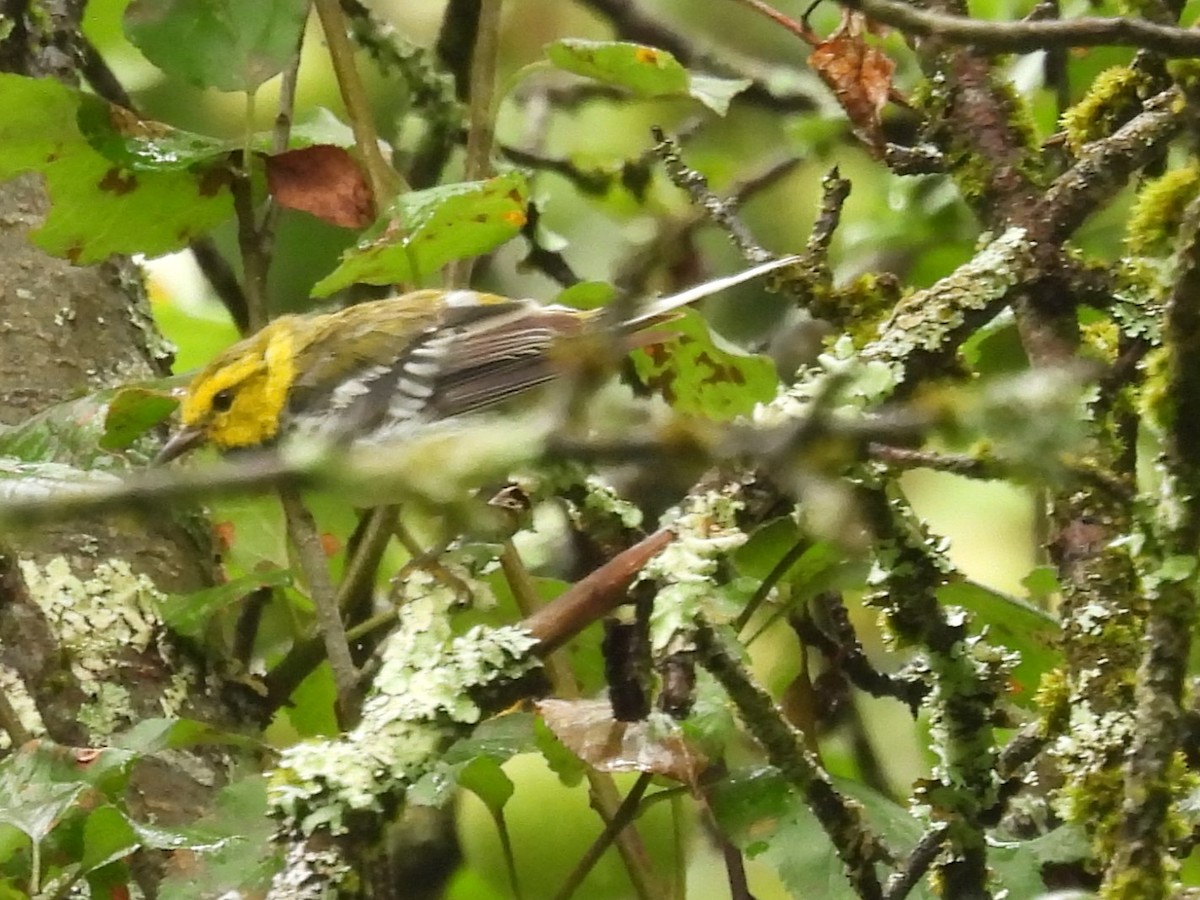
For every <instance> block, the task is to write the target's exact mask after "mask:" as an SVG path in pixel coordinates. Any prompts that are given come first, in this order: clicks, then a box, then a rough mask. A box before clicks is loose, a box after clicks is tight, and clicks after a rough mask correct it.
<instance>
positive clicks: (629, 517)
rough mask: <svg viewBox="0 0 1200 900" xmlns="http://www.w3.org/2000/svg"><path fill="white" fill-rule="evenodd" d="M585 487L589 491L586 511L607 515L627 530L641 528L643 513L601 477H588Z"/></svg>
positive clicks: (586, 499)
mask: <svg viewBox="0 0 1200 900" xmlns="http://www.w3.org/2000/svg"><path fill="white" fill-rule="evenodd" d="M583 487H584V490H586V491H587V496H586V498H585V499H584V507H585V508H586V509H589V510H594V511H597V512H602V513H607V514H608V515H611V516H613V517H614V518H616V519H618V520H619V521H620V522H621V524H622V525H623V526H624V527H625V528H639V527H640V526H641V524H642V511H641V510H640V509H638V508H637V507H636V506H635V505H634V504H632V503H630V502H629V501H628V500H626V499H625V498H624V497H622V496H621V495H620V494H618V493H617V492H616V490H615V489H614V488H613V486H612V485H610V484H609V483H608V482H606V481H605V480H604V479H603V478H601V477H600V476H599V475H594V474H593V475H588V476H587V477H586V478H585V479H584V480H583Z"/></svg>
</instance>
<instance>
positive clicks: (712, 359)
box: [633, 310, 779, 421]
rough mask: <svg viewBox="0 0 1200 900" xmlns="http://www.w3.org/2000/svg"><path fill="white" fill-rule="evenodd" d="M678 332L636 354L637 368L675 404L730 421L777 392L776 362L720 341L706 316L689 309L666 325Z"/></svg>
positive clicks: (685, 410)
mask: <svg viewBox="0 0 1200 900" xmlns="http://www.w3.org/2000/svg"><path fill="white" fill-rule="evenodd" d="M663 330H664V331H667V332H668V333H669V334H671V335H672V337H671V338H670V339H668V340H665V341H663V342H662V343H659V344H653V345H651V346H649V347H645V348H643V349H642V350H640V351H638V352H636V353H634V354H633V365H634V370H635V371H636V373H637V376H638V378H639V379H641V381H642V383H644V384H645V385H646V386H647V387H649V388H651V389H653V390H654V391H656V392H658V393H661V394H662V395H663V397H664V398H665V399H666V400H667V402H668V403H670V404H671V405H672V406H673V407H675V409H677V410H679V411H680V412H682V413H686V414H689V415H698V416H705V417H707V418H710V419H716V420H717V421H726V420H728V419H732V418H734V417H736V416H741V415H748V414H749V413H750V412H751V411H752V410H753V409H754V407H755V405H756V404H758V403H765V402H767V401H768V400H770V399H771V398H772V397H774V396H775V391H776V389H777V388H778V385H779V379H778V377H777V376H776V374H775V364H774V363H773V362H772V361H771V360H770V359H769V358H768V357H765V356H755V355H752V354H747V353H743V352H741V351H740V350H738V349H736V348H734V347H732V346H729V345H725V344H724V342H723V341H722V342H721V343H720V344H718V343H717V340H716V339H715V337H714V336H713V335H712V333H711V332H709V330H708V328H707V326H706V325H705V324H704V320H703V319H702V318H701V317H700V316H699V315H698V314H697V313H695V312H694V311H692V310H688V311H686V312H685V313H684V314H683V315H681V316H680V317H679V318H678V319H673V320H672V321H671V322H670V323H669V324H668V325H665V326H663Z"/></svg>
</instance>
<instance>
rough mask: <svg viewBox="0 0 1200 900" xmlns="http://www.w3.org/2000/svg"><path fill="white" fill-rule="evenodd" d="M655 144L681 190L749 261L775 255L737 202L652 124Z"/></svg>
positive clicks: (669, 173)
mask: <svg viewBox="0 0 1200 900" xmlns="http://www.w3.org/2000/svg"><path fill="white" fill-rule="evenodd" d="M650 130H651V132H652V133H653V134H654V140H655V142H656V143H655V146H654V152H655V153H656V154H657V155H658V157H659V158H660V159H662V162H663V168H664V169H665V170H666V173H667V177H668V178H670V179H671V183H672V184H674V185H675V186H676V187H677V188H679V189H680V190H684V191H687V192H688V194H689V195H690V196H691V198H692V202H693V203H695V204H696V205H697V206H698V207H700V208H701V209H703V210H704V211H705V212H706V213H707V214H708V216H709V218H711V219H712V220H713V222H715V223H716V224H717V225H719V226H720V227H721V228H722V229H724V230H725V232H726V233H727V234H728V235H729V237H730V238H731V239H732V240H733V243H734V244H735V245H736V246H737V248H738V250H739V251H740V252H741V254H742V256H744V257H745V258H746V259H747V260H749V261H750V262H753V263H761V262H766V261H767V260H769V259H772V258H773V254H772V253H771V251H770V250H768V249H766V248H765V247H763V246H762V245H761V244H759V243H758V242H757V241H756V240H754V237H753V235H751V233H750V229H749V228H747V227H746V226H745V224H744V223H743V222H742V220H741V219H739V218H738V216H737V202H736V201H734V200H722V199H721V198H720V197H718V196H717V195H716V194H714V193H713V192H712V190H711V189H710V188H709V186H708V179H706V178H705V177H704V176H703V175H701V174H700V173H699V172H697V171H696V170H695V169H693V168H691V167H689V166H688V165H687V164H686V163H684V161H683V157H682V156H681V155H680V153H679V146H678V145H677V144H676V143H675V141H674V140H672V139H670V138H668V137H667V135H666V133H665V132H664V131H663V130H662V129H661V128H659V127H658V126H657V125H655V126H654V127H652V128H651V129H650Z"/></svg>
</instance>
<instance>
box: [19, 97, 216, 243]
mask: <svg viewBox="0 0 1200 900" xmlns="http://www.w3.org/2000/svg"><path fill="white" fill-rule="evenodd" d="M84 97H85V95H84V94H82V93H81V92H79V91H76V90H72V89H71V88H68V87H66V86H65V85H62V84H59V83H58V82H56V81H49V80H37V79H32V78H24V77H22V76H19V75H10V74H0V179H4V178H8V177H11V176H13V175H17V174H19V173H21V172H27V171H36V172H40V173H41V174H42V175H43V177H44V179H45V184H46V191H47V194H48V195H49V198H50V211H49V213H48V214H47V216H46V218H45V220H44V221H43V223H42V225H41V227H40V228H38V229H37V230H36V231H34V232H33V235H32V237H33V241H34V243H36V244H37V245H38V246H39V247H41V248H42V249H43V250H46V251H47V252H49V253H53V254H54V255H56V256H62V257H66V258H67V259H70V260H71V261H72V262H74V263H77V264H85V263H92V262H98V261H100V260H103V259H106V258H107V257H108V256H110V255H111V254H113V253H144V254H146V255H148V256H157V255H159V254H162V253H168V252H170V251H172V250H178V249H180V248H181V247H184V246H186V245H187V244H188V243H189V242H190V241H192V240H195V239H196V238H197V237H199V236H201V235H203V234H206V233H208V232H209V231H210V230H212V229H213V228H215V227H216V226H217V225H219V224H220V223H221V222H223V221H225V220H226V219H228V218H230V217H231V216H232V215H233V199H232V195H231V194H230V192H229V190H228V189H227V187H228V181H229V170H228V167H227V165H226V164H225V162H224V159H223V158H222V159H221V160H220V161H219V162H206V163H201V162H192V161H190V160H189V161H188V162H187V164H185V163H184V161H182V160H179V161H177V160H175V159H174V158H170V157H171V154H170V153H169V152H167V151H166V150H163V151H162V152H161V153H160V152H159V151H157V150H154V149H152V148H153V146H154V142H155V141H156V140H158V138H155V139H152V140H149V141H148V142H147V143H146V146H144V147H143V148H142V150H141V151H139V152H135V151H134V150H133V149H132V148H131V146H130V145H129V144H128V143H126V142H127V141H128V140H132V138H129V136H128V135H126V136H124V137H122V138H120V139H116V138H114V139H113V140H112V141H110V142H108V143H104V142H101V143H102V144H103V145H104V146H105V147H106V149H108V150H111V151H112V152H114V153H117V154H118V155H120V156H121V158H122V159H124V160H125V161H124V162H114V161H113V160H110V159H108V158H107V157H105V156H104V155H103V154H102V153H100V152H97V150H96V149H95V148H94V147H93V146H92V145H91V143H90V141H89V138H88V136H86V135H85V134H84V133H83V132H82V131H81V130H80V127H79V124H78V113H79V111H80V108H81V104H83V103H85V102H87V103H92V102H93V101H85V100H84V99H83V98H84ZM92 110H93V113H95V108H94V107H92ZM93 118H95V116H94V115H93ZM92 138H93V139H95V138H96V135H95V134H93V135H92ZM172 152H174V151H172ZM155 156H161V157H163V159H160V160H159V162H160V164H159V165H156V166H155V167H153V169H150V168H147V169H139V168H133V165H134V161H135V160H136V161H137V162H138V164H139V165H147V166H148V165H149V163H148V160H149V159H150V158H152V157H155ZM164 159H165V160H166V161H164Z"/></svg>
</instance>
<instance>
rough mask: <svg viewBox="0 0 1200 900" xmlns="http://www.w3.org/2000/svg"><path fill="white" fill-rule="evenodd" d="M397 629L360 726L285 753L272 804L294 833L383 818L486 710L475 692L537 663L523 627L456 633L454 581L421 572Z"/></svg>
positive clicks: (409, 588)
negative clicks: (369, 816) (358, 816)
mask: <svg viewBox="0 0 1200 900" xmlns="http://www.w3.org/2000/svg"><path fill="white" fill-rule="evenodd" d="M400 588H401V593H402V595H403V596H402V599H403V600H404V601H406V602H404V605H403V606H402V607H401V608H400V611H399V624H398V626H397V629H396V631H395V632H393V634H392V636H391V637H390V638H389V639H388V641H387V642H386V643H385V644H384V646H383V647H382V649H381V654H382V659H383V664H382V666H381V668H380V671H379V674H378V676H377V677H376V678H375V681H374V683H373V686H372V693H371V695H370V696H369V697H368V698H367V700H366V702H365V703H364V705H363V710H362V718H361V720H360V722H359V724H358V725H357V726H356V727H355V728H354V729H353V730H352V731H350V732H349V733H347V734H346V735H345V736H344V737H343V738H341V739H339V740H332V741H305V742H303V743H300V744H297V745H295V746H293V747H289V748H288V749H286V750H285V751H284V752H283V755H282V758H281V760H280V764H279V767H278V768H277V769H276V770H275V772H274V773H273V775H272V778H271V787H270V802H271V805H272V806H273V807H274V809H275V810H276V812H277V813H279V814H280V815H282V816H283V817H284V819H285V821H286V822H287V823H288V825H289V826H290V827H291V828H295V829H297V830H299V831H301V832H302V833H305V834H311V833H312V832H313V831H315V830H316V829H318V828H321V829H327V830H329V831H330V832H331V833H334V834H338V833H342V832H343V831H344V830H345V829H346V828H347V821H348V817H349V815H350V814H351V813H353V812H356V811H366V812H371V813H376V814H378V813H382V812H383V811H384V810H385V809H386V808H387V807H388V806H389V804H391V803H394V802H395V801H397V800H398V799H400V798H402V797H403V796H404V792H405V790H406V789H407V787H408V786H409V785H411V784H412V783H413V782H414V781H415V780H416V779H418V778H419V777H421V776H422V775H424V774H425V773H426V772H427V771H429V769H430V767H431V766H432V765H433V764H434V763H435V762H436V760H437V755H438V752H439V750H440V749H441V748H442V747H444V745H445V742H446V740H447V738H448V737H449V736H452V734H453V733H457V732H459V731H461V730H462V726H466V725H470V724H473V723H475V722H478V721H479V719H480V717H481V715H482V711H481V709H480V708H479V706H478V704H477V703H476V702H475V701H474V700H473V699H472V695H473V693H474V691H476V690H477V689H478V688H480V687H483V686H486V685H488V684H491V683H493V682H496V681H498V680H501V679H515V678H518V677H520V676H521V675H524V674H525V673H527V672H529V671H530V670H532V669H533V668H535V667H536V666H537V665H538V662H537V660H536V659H533V658H532V657H531V656H530V653H529V651H530V650H531V648H532V647H533V646H534V645H535V644H536V640H535V639H534V638H533V636H532V635H530V634H529V633H528V632H527V631H525V630H524V629H521V628H517V627H503V628H483V627H480V626H475V627H473V628H471V629H470V630H469V631H467V632H466V633H465V634H462V635H455V634H454V633H453V630H452V620H451V617H450V614H449V613H450V610H451V609H452V608H453V607H454V606H455V605H457V604H458V603H459V601H460V595H459V592H458V591H457V590H456V588H455V587H454V586H453V585H449V584H447V583H446V582H445V581H444V580H439V579H437V578H436V577H435V576H434V575H432V574H430V573H429V572H427V571H425V570H423V569H414V570H412V571H410V572H409V573H408V575H407V576H406V578H405V580H404V583H403V584H402V585H400Z"/></svg>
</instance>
